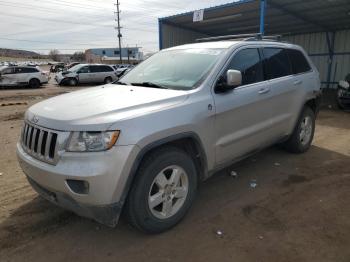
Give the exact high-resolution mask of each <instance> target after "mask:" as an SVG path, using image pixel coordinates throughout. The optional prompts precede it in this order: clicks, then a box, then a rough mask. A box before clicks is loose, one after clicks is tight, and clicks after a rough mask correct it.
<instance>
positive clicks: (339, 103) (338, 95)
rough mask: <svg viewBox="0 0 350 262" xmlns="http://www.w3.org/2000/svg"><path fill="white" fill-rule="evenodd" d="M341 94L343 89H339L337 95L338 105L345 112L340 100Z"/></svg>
mask: <svg viewBox="0 0 350 262" xmlns="http://www.w3.org/2000/svg"><path fill="white" fill-rule="evenodd" d="M340 92H341V89H340V88H338V89H337V94H336V99H337V105H338V108H339V109H341V110H344V105H343V104H342V103H341V101H340V98H339V97H340V96H341V94H340Z"/></svg>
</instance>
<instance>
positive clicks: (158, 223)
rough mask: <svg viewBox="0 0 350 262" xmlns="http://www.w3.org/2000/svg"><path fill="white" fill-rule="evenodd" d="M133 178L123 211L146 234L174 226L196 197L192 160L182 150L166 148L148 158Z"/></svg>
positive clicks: (194, 172) (194, 169) (194, 171)
mask: <svg viewBox="0 0 350 262" xmlns="http://www.w3.org/2000/svg"><path fill="white" fill-rule="evenodd" d="M136 176H137V177H136V181H135V183H134V184H133V186H132V189H131V191H130V194H129V197H128V199H127V202H126V207H125V208H126V209H125V213H126V216H127V218H128V220H129V223H130V224H131V225H133V226H134V227H136V228H138V229H140V230H142V231H144V232H147V233H160V232H163V231H165V230H167V229H170V228H171V227H173V226H175V225H176V224H177V223H178V222H179V221H180V220H181V219H182V218H183V217H184V216H185V214H186V213H187V211H188V210H189V208H190V207H191V205H192V203H193V201H194V198H195V195H196V189H197V174H196V168H195V165H194V163H193V160H192V158H191V157H190V156H189V155H188V154H186V153H185V152H183V151H182V150H179V149H177V148H172V147H166V148H163V149H160V150H157V151H154V152H153V153H151V154H150V155H149V156H147V157H146V159H145V160H144V161H143V162H142V163H141V166H140V168H139V170H138V172H137V174H136Z"/></svg>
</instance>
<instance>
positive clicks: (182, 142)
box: [120, 132, 208, 205]
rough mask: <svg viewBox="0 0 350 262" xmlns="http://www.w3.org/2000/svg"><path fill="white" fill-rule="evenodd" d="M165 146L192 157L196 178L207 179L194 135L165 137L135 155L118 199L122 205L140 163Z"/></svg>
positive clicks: (205, 163) (202, 153)
mask: <svg viewBox="0 0 350 262" xmlns="http://www.w3.org/2000/svg"><path fill="white" fill-rule="evenodd" d="M166 146H173V147H177V148H179V149H181V150H184V151H185V152H186V153H188V154H189V155H190V156H191V157H192V159H193V161H194V163H195V167H196V170H197V172H198V178H199V179H200V180H205V179H206V178H207V177H208V175H207V174H208V167H207V156H206V153H205V150H204V147H203V145H202V142H201V140H200V138H199V136H198V135H197V134H196V133H194V132H186V133H181V134H176V135H172V136H169V137H165V138H163V139H160V140H157V141H154V142H151V143H149V144H147V145H146V146H144V147H143V148H142V149H141V150H140V152H139V153H138V154H137V156H136V159H135V161H134V163H133V166H132V168H131V170H130V173H129V176H128V179H127V182H126V185H125V187H124V189H123V193H122V196H121V199H120V203H121V204H122V205H124V203H125V200H126V198H127V196H128V194H129V191H130V189H131V186H132V184H133V182H134V181H135V178H136V175H137V171H138V169H139V167H140V165H141V163H142V161H143V160H144V159H145V157H147V155H149V154H151V153H152V152H154V151H156V150H158V149H160V148H163V147H166Z"/></svg>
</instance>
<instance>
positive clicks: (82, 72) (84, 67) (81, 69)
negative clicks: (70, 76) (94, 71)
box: [78, 66, 91, 74]
mask: <svg viewBox="0 0 350 262" xmlns="http://www.w3.org/2000/svg"><path fill="white" fill-rule="evenodd" d="M90 67H91V66H90ZM78 72H79V73H80V74H84V73H90V69H89V67H88V66H83V67H82V68H80V69H79V70H78Z"/></svg>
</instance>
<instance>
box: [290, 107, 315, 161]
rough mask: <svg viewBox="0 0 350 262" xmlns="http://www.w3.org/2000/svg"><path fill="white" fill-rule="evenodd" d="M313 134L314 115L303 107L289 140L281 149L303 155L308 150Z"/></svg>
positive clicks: (307, 108)
mask: <svg viewBox="0 0 350 262" xmlns="http://www.w3.org/2000/svg"><path fill="white" fill-rule="evenodd" d="M314 132H315V113H314V112H313V111H312V109H311V108H310V107H308V106H305V107H304V109H303V112H302V113H301V115H300V117H299V119H298V123H297V125H296V127H295V128H294V131H293V133H292V135H291V136H290V138H289V139H288V140H287V141H286V142H285V143H284V144H283V147H284V148H285V149H286V150H287V151H289V152H291V153H297V154H300V153H304V152H306V151H307V150H309V148H310V146H311V143H312V140H313V137H314Z"/></svg>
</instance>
